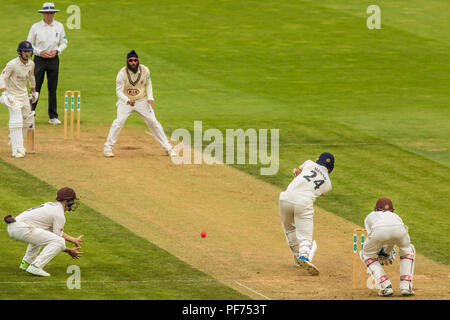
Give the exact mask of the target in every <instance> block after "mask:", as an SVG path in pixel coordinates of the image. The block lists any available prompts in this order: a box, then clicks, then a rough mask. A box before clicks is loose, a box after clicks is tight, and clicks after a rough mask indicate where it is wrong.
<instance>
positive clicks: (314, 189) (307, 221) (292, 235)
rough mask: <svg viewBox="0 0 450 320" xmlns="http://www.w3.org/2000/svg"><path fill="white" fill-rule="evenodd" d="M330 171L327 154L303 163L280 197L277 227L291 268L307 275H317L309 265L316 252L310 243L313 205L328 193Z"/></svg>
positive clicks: (314, 245)
mask: <svg viewBox="0 0 450 320" xmlns="http://www.w3.org/2000/svg"><path fill="white" fill-rule="evenodd" d="M333 168H334V156H333V155H332V154H331V153H328V152H324V153H322V154H321V155H320V157H319V158H317V161H316V162H313V161H311V160H307V161H305V162H304V163H303V164H302V165H301V166H300V167H299V168H295V169H294V176H295V178H294V180H293V181H292V182H291V183H290V184H289V186H288V187H287V189H286V191H284V192H282V193H281V194H280V199H279V211H280V217H281V225H282V227H283V230H284V233H285V235H286V239H287V243H288V245H289V247H290V248H291V251H292V254H293V255H294V260H295V264H296V265H297V266H298V267H302V268H305V269H306V270H307V271H308V272H309V273H310V274H311V275H318V274H319V269H318V268H317V267H316V266H315V265H313V264H312V259H313V257H314V253H315V252H316V250H317V245H316V242H315V241H313V226H314V224H313V216H314V207H313V203H314V201H315V200H316V198H317V197H319V196H322V195H325V194H326V193H327V192H329V191H330V190H331V181H330V177H329V174H330V173H331V171H333Z"/></svg>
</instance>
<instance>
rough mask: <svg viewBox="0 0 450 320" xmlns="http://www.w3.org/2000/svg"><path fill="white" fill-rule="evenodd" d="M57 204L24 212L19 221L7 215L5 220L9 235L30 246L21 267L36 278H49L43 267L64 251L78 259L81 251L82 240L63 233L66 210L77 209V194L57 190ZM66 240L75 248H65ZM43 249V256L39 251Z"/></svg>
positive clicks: (71, 191)
mask: <svg viewBox="0 0 450 320" xmlns="http://www.w3.org/2000/svg"><path fill="white" fill-rule="evenodd" d="M56 200H57V201H56V202H47V203H44V204H42V205H40V206H37V207H35V208H32V209H29V210H27V211H24V212H22V213H21V214H19V215H18V216H17V217H16V218H13V217H12V216H11V215H8V216H6V217H5V218H4V220H5V222H6V223H7V224H8V234H9V236H10V237H11V238H13V239H14V240H16V241H22V242H26V243H28V248H27V251H26V253H25V256H24V257H23V259H22V263H21V264H20V266H19V268H20V269H22V270H25V271H27V272H28V273H31V274H33V275H36V276H41V277H49V276H50V274H49V273H47V272H46V271H44V267H45V266H46V265H47V264H48V263H49V262H50V260H52V259H53V258H54V257H55V256H56V255H57V254H58V253H60V252H61V251H64V252H67V253H68V254H69V255H70V256H71V257H72V258H74V259H78V258H79V257H81V255H82V252H79V251H78V250H79V249H80V248H81V243H82V240H81V238H82V237H83V236H82V235H81V236H79V237H78V238H74V237H72V236H70V235H68V234H66V233H64V232H63V229H64V224H65V223H66V218H65V216H64V213H65V212H66V211H71V212H74V211H75V210H76V208H77V207H78V202H77V201H76V200H78V198H77V196H76V194H75V191H74V190H73V189H71V188H68V187H65V188H61V189H59V190H58V192H57V194H56ZM66 241H69V242H72V243H73V244H75V246H76V247H74V248H66V244H65V243H66ZM42 247H44V249H42V251H41V253H39V251H40V250H41V248H42Z"/></svg>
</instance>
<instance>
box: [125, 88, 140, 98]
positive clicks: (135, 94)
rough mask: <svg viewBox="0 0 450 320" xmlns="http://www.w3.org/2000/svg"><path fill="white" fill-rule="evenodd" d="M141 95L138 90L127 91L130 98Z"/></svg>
mask: <svg viewBox="0 0 450 320" xmlns="http://www.w3.org/2000/svg"><path fill="white" fill-rule="evenodd" d="M139 93H140V91H139V90H138V89H127V94H128V95H130V96H133V97H134V96H137V95H138V94H139Z"/></svg>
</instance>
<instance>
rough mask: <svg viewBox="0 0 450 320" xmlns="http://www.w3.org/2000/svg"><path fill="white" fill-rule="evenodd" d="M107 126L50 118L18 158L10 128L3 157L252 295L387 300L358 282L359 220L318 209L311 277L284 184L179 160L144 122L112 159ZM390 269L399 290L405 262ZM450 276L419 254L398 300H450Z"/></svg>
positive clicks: (0, 133) (0, 145)
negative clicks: (294, 248) (75, 127)
mask: <svg viewBox="0 0 450 320" xmlns="http://www.w3.org/2000/svg"><path fill="white" fill-rule="evenodd" d="M108 129H109V128H108V127H104V128H101V129H94V128H88V129H86V128H83V131H82V138H81V141H80V142H76V141H66V142H64V140H63V138H62V137H63V128H62V126H57V127H54V126H50V125H45V126H43V127H41V128H38V130H37V132H36V151H37V153H36V154H29V155H27V156H26V157H25V158H23V159H14V158H12V157H11V152H10V148H9V147H8V145H7V142H8V141H7V136H8V130H7V128H1V129H0V137H1V140H0V157H1V158H2V159H3V160H5V161H7V162H9V163H12V164H14V165H15V166H17V167H19V168H21V169H23V170H25V171H27V172H29V173H31V174H32V175H34V176H36V177H37V178H39V179H42V180H43V181H46V182H47V183H49V184H50V185H52V186H54V187H55V188H60V187H63V186H70V187H72V188H74V189H75V190H76V191H77V194H78V195H79V196H80V198H81V200H82V202H83V203H85V204H87V205H89V206H90V207H92V208H93V209H95V210H97V211H99V212H101V213H102V214H104V215H106V216H108V217H109V218H111V219H112V220H114V221H115V222H117V223H119V224H121V225H123V226H125V227H126V228H128V229H129V230H131V231H133V232H134V233H136V234H138V235H139V236H141V237H143V238H145V239H148V240H149V241H151V242H153V243H155V244H156V245H158V246H160V247H161V248H163V249H165V250H167V251H169V252H170V253H172V254H174V255H175V256H177V257H178V258H180V259H181V260H183V261H185V262H187V263H189V264H190V265H192V266H194V267H196V268H198V269H199V270H201V271H203V272H206V273H208V274H210V275H212V276H213V277H215V278H216V279H218V280H219V281H221V282H222V283H224V284H226V285H229V286H230V287H233V288H235V289H237V290H239V291H241V292H243V293H244V294H246V295H248V296H250V297H252V298H255V299H333V300H334V299H380V298H379V297H378V296H377V293H376V291H373V290H372V291H371V290H368V289H352V285H351V284H352V255H353V253H352V233H353V229H354V228H355V227H357V226H356V225H354V224H352V223H350V222H348V221H346V220H343V219H341V218H339V217H337V216H336V215H334V214H332V213H329V212H326V211H324V210H322V209H321V208H319V207H316V211H315V218H314V219H315V220H314V224H315V229H314V238H315V239H316V240H317V243H318V251H317V253H316V256H315V259H314V263H315V264H316V265H317V266H318V268H319V269H320V275H319V276H317V277H311V276H309V275H308V274H307V273H306V272H305V271H304V270H301V269H298V268H296V267H295V266H294V261H293V258H292V255H291V253H290V249H289V248H288V246H287V244H286V240H285V237H284V234H283V231H282V229H281V224H280V219H279V215H278V196H279V193H280V191H282V190H280V189H279V188H277V187H275V186H273V185H271V184H268V183H265V182H263V181H261V180H258V179H256V178H254V177H252V176H250V175H248V174H246V173H244V172H241V171H239V170H236V169H233V168H231V167H228V166H226V165H175V164H173V163H172V162H171V160H170V158H169V157H167V156H166V155H165V152H164V151H163V150H162V149H161V148H160V147H159V145H157V143H156V142H155V141H154V139H153V137H151V136H149V135H146V134H145V133H144V131H145V129H143V128H141V129H138V128H128V127H125V128H124V129H123V131H122V133H121V136H120V137H119V140H118V143H117V145H116V149H115V150H114V153H115V157H114V158H105V157H103V143H104V141H105V137H106V135H107V133H108ZM318 204H320V200H319V201H318ZM202 231H205V232H207V236H206V237H205V238H202V237H201V236H200V234H201V232H202ZM85 240H86V241H88V240H89V235H88V234H85ZM413 240H414V239H413ZM387 272H388V275H390V277H391V279H392V282H393V285H394V291H395V289H396V288H398V282H399V280H398V279H399V273H398V261H396V262H395V263H394V265H393V266H389V267H388V268H387ZM449 275H450V267H449V266H444V265H441V264H438V263H436V262H434V261H432V260H430V259H427V258H425V257H424V256H422V255H417V263H416V270H415V281H414V287H415V291H416V295H415V296H413V297H408V298H403V297H401V296H400V292H399V290H398V289H397V290H396V291H395V295H394V297H393V298H389V299H449V298H450V294H449V288H450V278H449ZM212 298H213V297H212ZM385 299H386V298H385Z"/></svg>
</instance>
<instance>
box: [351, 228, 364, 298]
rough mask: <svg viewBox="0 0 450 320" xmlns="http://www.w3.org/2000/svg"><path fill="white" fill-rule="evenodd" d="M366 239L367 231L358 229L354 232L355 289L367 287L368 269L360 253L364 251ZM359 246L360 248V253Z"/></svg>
mask: <svg viewBox="0 0 450 320" xmlns="http://www.w3.org/2000/svg"><path fill="white" fill-rule="evenodd" d="M358 238H359V241H358ZM365 238H366V229H363V228H356V229H354V230H353V289H356V288H365V287H366V281H367V279H366V267H365V266H364V262H363V261H361V258H360V255H359V251H362V250H363V249H364V241H365ZM358 245H359V247H360V250H359V251H358Z"/></svg>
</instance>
